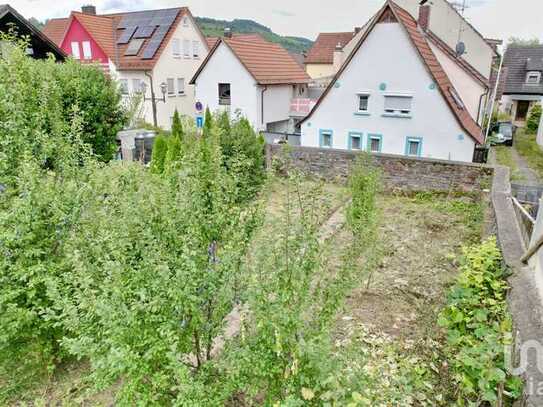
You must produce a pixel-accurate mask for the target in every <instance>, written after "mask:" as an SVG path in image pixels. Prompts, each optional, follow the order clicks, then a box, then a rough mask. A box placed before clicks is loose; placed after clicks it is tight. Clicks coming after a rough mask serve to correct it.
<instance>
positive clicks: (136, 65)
mask: <svg viewBox="0 0 543 407" xmlns="http://www.w3.org/2000/svg"><path fill="white" fill-rule="evenodd" d="M44 33H45V34H46V35H47V36H49V38H51V39H52V40H53V41H54V42H55V43H56V44H57V45H58V46H59V47H60V48H61V49H62V50H64V51H65V52H66V53H67V54H68V55H71V56H72V57H73V58H75V59H77V60H79V61H81V62H82V63H96V64H99V66H101V67H102V69H103V70H104V71H105V72H106V73H107V74H109V75H111V76H112V77H113V78H115V79H116V80H118V82H119V85H120V88H121V92H122V94H123V98H124V100H125V102H126V103H129V102H130V101H131V100H132V99H133V98H134V97H135V96H137V97H141V96H142V95H143V96H144V98H145V100H144V103H143V112H142V114H143V118H144V120H145V121H146V122H148V123H154V124H156V125H158V126H160V127H162V128H166V129H169V128H170V127H171V120H172V117H173V114H174V111H175V110H176V109H177V110H178V111H179V113H181V114H186V115H191V116H192V115H194V112H195V109H194V103H195V99H194V87H193V86H191V85H189V83H188V82H189V79H190V78H191V77H192V76H193V74H194V72H196V70H197V68H198V66H199V65H200V64H201V62H202V61H203V60H204V59H205V57H206V55H207V53H208V51H209V47H208V45H207V41H206V39H205V37H204V36H203V34H202V32H201V31H200V29H199V27H198V25H197V24H196V22H195V20H194V18H193V17H192V14H191V12H190V10H189V9H188V8H186V7H180V8H171V9H161V10H149V11H137V12H127V13H117V14H102V15H97V14H96V8H95V7H94V6H84V7H83V8H82V11H81V12H76V11H74V12H72V13H71V14H70V16H69V17H68V18H61V19H53V20H50V21H49V22H48V23H47V25H46V26H45V28H44ZM153 95H154V100H155V103H153Z"/></svg>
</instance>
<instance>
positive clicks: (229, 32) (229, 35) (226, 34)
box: [224, 27, 232, 38]
mask: <svg viewBox="0 0 543 407" xmlns="http://www.w3.org/2000/svg"><path fill="white" fill-rule="evenodd" d="M224 38H232V30H231V29H230V27H224Z"/></svg>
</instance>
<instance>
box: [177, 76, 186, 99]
mask: <svg viewBox="0 0 543 407" xmlns="http://www.w3.org/2000/svg"><path fill="white" fill-rule="evenodd" d="M177 94H178V95H184V94H185V78H177Z"/></svg>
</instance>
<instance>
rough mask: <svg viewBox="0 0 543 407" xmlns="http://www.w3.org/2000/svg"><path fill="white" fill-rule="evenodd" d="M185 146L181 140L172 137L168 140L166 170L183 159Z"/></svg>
mask: <svg viewBox="0 0 543 407" xmlns="http://www.w3.org/2000/svg"><path fill="white" fill-rule="evenodd" d="M182 154H183V144H182V143H181V141H180V140H179V138H177V137H175V136H173V135H172V136H170V137H169V138H168V151H167V153H166V160H165V162H164V168H165V169H166V168H172V166H175V164H176V163H179V162H180V161H181V159H182Z"/></svg>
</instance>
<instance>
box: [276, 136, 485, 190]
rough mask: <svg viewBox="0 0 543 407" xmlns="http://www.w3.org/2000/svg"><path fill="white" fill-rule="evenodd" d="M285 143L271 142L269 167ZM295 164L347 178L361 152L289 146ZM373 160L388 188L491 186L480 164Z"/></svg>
mask: <svg viewBox="0 0 543 407" xmlns="http://www.w3.org/2000/svg"><path fill="white" fill-rule="evenodd" d="M283 149H285V147H284V146H282V145H272V144H268V145H267V146H266V158H267V163H268V166H271V165H272V163H273V161H274V159H277V160H281V156H282V155H283V154H284V153H283V152H282V150H283ZM286 149H287V150H288V151H289V154H290V157H291V159H292V164H293V165H295V166H296V167H297V168H299V169H301V170H302V171H304V172H306V173H309V174H312V175H315V176H318V177H322V178H326V179H330V180H338V179H339V180H346V179H347V177H348V175H349V172H350V166H351V165H352V164H353V162H354V160H355V159H356V157H357V156H358V155H359V154H361V153H359V152H353V151H346V150H333V149H321V148H312V147H293V146H289V147H286ZM371 157H372V160H373V162H374V163H375V165H377V166H379V167H380V168H381V169H382V172H383V183H384V187H385V189H386V190H389V191H390V190H405V191H462V192H475V191H480V190H482V189H489V188H490V184H491V181H490V180H491V178H492V174H493V169H492V167H488V166H485V165H480V164H471V163H460V162H453V161H443V160H434V159H428V158H412V157H401V156H395V155H387V154H373V155H372V156H371Z"/></svg>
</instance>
